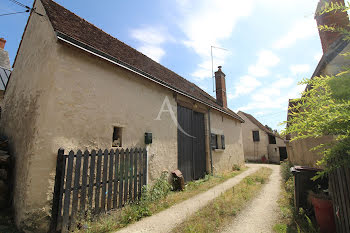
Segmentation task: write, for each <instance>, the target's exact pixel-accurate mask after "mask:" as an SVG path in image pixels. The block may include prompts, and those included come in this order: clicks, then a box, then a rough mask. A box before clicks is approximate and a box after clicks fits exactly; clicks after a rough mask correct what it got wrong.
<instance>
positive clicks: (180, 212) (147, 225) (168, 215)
mask: <svg viewBox="0 0 350 233" xmlns="http://www.w3.org/2000/svg"><path fill="white" fill-rule="evenodd" d="M248 166H249V167H250V168H249V169H248V170H247V171H245V172H243V173H241V174H239V175H238V176H235V177H233V178H231V179H229V180H227V181H225V182H224V183H222V184H219V185H217V186H215V187H214V188H211V189H210V190H208V191H206V192H204V193H201V194H199V195H197V196H195V197H192V198H190V199H188V200H186V201H183V202H181V203H179V204H176V205H174V206H172V207H170V208H169V209H167V210H164V211H162V212H160V213H158V214H155V215H153V216H151V217H148V218H144V219H142V220H141V221H139V222H137V223H135V224H132V225H130V226H128V227H126V228H123V229H121V230H120V231H118V233H123V232H125V233H126V232H128V233H130V232H142V233H143V232H152V233H156V232H162V233H164V232H170V231H171V230H172V229H173V228H174V227H175V226H176V225H177V224H180V223H182V222H183V221H185V220H186V218H187V217H188V216H190V215H192V214H194V213H195V212H196V211H197V210H199V209H200V208H202V207H204V206H205V205H206V204H207V203H208V202H209V201H211V200H213V199H214V198H216V197H218V196H219V195H220V194H221V193H222V192H225V191H226V190H228V189H230V188H231V187H232V186H234V185H236V184H238V183H239V182H240V181H241V180H242V179H243V178H244V177H246V176H248V175H250V174H252V173H254V172H255V171H257V170H258V169H259V167H260V166H258V165H252V166H251V165H248Z"/></svg>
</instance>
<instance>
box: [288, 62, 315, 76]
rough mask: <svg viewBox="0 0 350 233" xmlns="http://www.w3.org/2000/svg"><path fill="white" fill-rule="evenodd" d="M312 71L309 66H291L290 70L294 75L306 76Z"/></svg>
mask: <svg viewBox="0 0 350 233" xmlns="http://www.w3.org/2000/svg"><path fill="white" fill-rule="evenodd" d="M310 69H311V67H310V65H308V64H298V65H291V66H289V70H290V71H291V72H292V74H294V75H297V74H305V73H307V72H309V71H310Z"/></svg>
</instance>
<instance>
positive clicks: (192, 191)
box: [75, 167, 246, 233]
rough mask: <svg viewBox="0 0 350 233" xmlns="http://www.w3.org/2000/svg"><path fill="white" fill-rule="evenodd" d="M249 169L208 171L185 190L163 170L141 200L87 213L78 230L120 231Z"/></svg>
mask: <svg viewBox="0 0 350 233" xmlns="http://www.w3.org/2000/svg"><path fill="white" fill-rule="evenodd" d="M245 170H246V169H245V168H240V167H236V168H235V169H234V171H233V172H230V173H226V174H223V175H216V176H211V175H206V176H205V177H204V178H203V179H201V180H197V181H192V182H189V183H188V184H187V185H186V187H185V190H184V191H182V192H173V191H171V188H172V187H171V185H170V184H169V183H168V180H167V174H166V173H163V174H162V176H161V177H160V178H159V179H157V180H156V182H155V183H154V184H153V185H152V186H150V187H146V186H144V188H143V192H142V198H141V200H139V201H138V202H135V203H131V204H130V205H127V206H125V207H124V208H123V209H120V210H115V211H110V212H109V213H107V214H104V215H101V216H97V217H91V215H89V217H88V218H87V217H84V218H82V219H81V220H80V223H79V226H80V229H77V230H76V231H75V232H84V233H85V232H86V233H107V232H113V231H116V230H118V229H120V228H123V227H125V226H126V225H128V224H130V223H133V222H136V221H138V220H140V219H142V218H143V217H147V216H151V215H153V214H155V213H158V212H160V211H162V210H164V209H167V208H169V207H170V206H172V205H174V204H176V203H179V202H181V201H184V200H187V199H188V198H191V197H193V196H195V195H197V194H199V193H201V192H204V191H207V190H208V189H210V188H212V187H214V186H215V185H217V184H219V183H222V182H224V181H226V180H227V179H229V178H232V177H234V176H236V175H238V174H240V173H242V172H243V171H245Z"/></svg>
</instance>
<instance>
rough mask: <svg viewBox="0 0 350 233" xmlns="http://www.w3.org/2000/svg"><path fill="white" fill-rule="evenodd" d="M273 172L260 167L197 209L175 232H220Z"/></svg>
mask: <svg viewBox="0 0 350 233" xmlns="http://www.w3.org/2000/svg"><path fill="white" fill-rule="evenodd" d="M271 173H272V170H271V169H270V168H260V169H259V170H258V171H257V172H255V173H254V174H252V175H250V176H247V177H246V178H244V179H243V180H242V181H241V182H240V183H239V184H237V185H236V186H234V187H233V188H232V189H230V190H228V191H226V192H224V193H223V194H221V195H220V196H219V197H217V198H216V199H214V200H213V201H212V202H210V203H209V204H208V205H206V206H205V207H203V208H202V209H200V210H199V211H197V212H196V213H195V214H194V215H192V216H191V217H189V218H188V219H187V220H186V221H185V222H183V223H182V224H180V225H179V226H177V227H176V228H175V229H173V232H188V233H192V232H196V233H201V232H219V231H220V229H222V228H223V227H224V226H225V225H227V224H228V223H229V222H231V221H232V219H233V218H234V217H235V216H236V215H237V213H238V212H239V211H240V210H241V209H242V208H243V207H244V206H245V205H246V204H247V202H249V201H250V200H251V199H253V198H254V197H255V196H256V195H257V194H258V191H259V190H260V189H261V188H262V186H263V184H265V183H266V182H267V180H268V178H269V176H270V175H271Z"/></svg>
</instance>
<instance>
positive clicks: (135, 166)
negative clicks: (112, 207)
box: [133, 148, 139, 200]
mask: <svg viewBox="0 0 350 233" xmlns="http://www.w3.org/2000/svg"><path fill="white" fill-rule="evenodd" d="M138 153H139V150H138V149H137V148H135V152H134V198H133V199H134V200H136V199H137V160H138Z"/></svg>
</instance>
